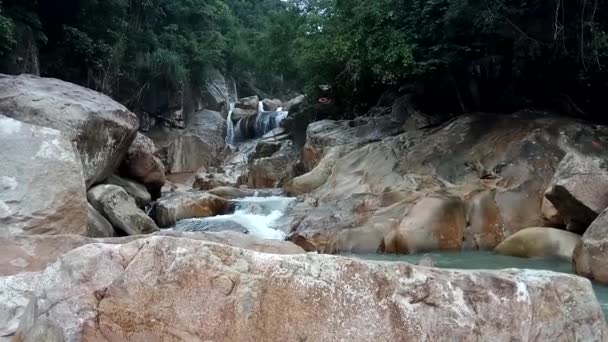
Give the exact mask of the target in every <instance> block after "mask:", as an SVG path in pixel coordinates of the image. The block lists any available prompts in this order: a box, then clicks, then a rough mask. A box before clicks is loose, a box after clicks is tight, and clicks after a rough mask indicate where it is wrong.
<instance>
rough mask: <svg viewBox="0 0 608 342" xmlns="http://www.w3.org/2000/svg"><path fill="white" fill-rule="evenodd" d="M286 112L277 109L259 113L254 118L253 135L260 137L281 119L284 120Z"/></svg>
mask: <svg viewBox="0 0 608 342" xmlns="http://www.w3.org/2000/svg"><path fill="white" fill-rule="evenodd" d="M288 114H289V112H287V111H278V110H277V111H276V112H261V113H259V114H258V116H257V118H256V120H255V136H256V137H261V136H263V135H264V134H266V133H268V132H270V131H272V130H273V129H275V128H277V127H279V125H280V124H281V121H283V120H285V118H286V117H287V115H288Z"/></svg>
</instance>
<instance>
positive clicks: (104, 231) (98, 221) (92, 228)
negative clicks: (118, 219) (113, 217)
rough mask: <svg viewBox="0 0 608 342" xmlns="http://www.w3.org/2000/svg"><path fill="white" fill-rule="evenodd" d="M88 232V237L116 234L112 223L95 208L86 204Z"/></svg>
mask: <svg viewBox="0 0 608 342" xmlns="http://www.w3.org/2000/svg"><path fill="white" fill-rule="evenodd" d="M88 208H89V212H88V219H89V233H88V234H87V236H88V237H92V238H105V237H113V236H116V231H115V230H114V227H113V226H112V224H111V223H110V222H109V221H108V220H107V219H106V218H105V217H103V215H101V213H100V212H99V211H97V209H95V208H94V207H93V206H92V205H90V204H88Z"/></svg>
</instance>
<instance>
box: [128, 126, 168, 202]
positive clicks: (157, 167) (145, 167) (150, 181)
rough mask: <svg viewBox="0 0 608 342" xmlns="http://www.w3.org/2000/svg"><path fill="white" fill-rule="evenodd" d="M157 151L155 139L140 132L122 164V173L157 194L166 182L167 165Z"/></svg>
mask: <svg viewBox="0 0 608 342" xmlns="http://www.w3.org/2000/svg"><path fill="white" fill-rule="evenodd" d="M157 153H158V149H157V147H156V145H154V141H152V139H150V138H148V137H147V136H145V135H143V134H141V133H139V132H138V133H137V135H136V137H135V140H134V141H133V143H132V144H131V146H130V147H129V150H128V152H127V155H126V157H125V160H124V161H123V162H122V164H121V166H120V171H121V174H122V175H124V176H126V177H129V178H131V179H134V180H136V181H137V182H139V183H141V184H143V185H144V186H145V187H146V188H147V189H148V191H150V193H152V194H155V195H157V194H159V193H160V189H162V187H163V185H164V184H165V166H164V165H163V163H162V162H161V160H160V159H159V158H158V157H157ZM155 197H156V196H155Z"/></svg>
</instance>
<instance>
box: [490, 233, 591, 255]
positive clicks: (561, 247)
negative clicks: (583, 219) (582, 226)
mask: <svg viewBox="0 0 608 342" xmlns="http://www.w3.org/2000/svg"><path fill="white" fill-rule="evenodd" d="M580 240H581V236H580V235H577V234H574V233H571V232H568V231H565V230H561V229H555V228H548V227H533V228H525V229H522V230H520V231H518V232H517V233H515V234H513V235H511V236H509V237H508V238H506V239H505V240H504V241H503V242H501V243H500V244H499V245H498V246H496V248H495V249H494V250H495V251H496V252H497V253H499V254H505V255H512V256H516V257H520V258H532V257H558V258H562V259H566V260H572V253H573V251H574V247H576V245H577V244H578V242H579V241H580Z"/></svg>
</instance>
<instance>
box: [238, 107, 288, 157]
mask: <svg viewBox="0 0 608 342" xmlns="http://www.w3.org/2000/svg"><path fill="white" fill-rule="evenodd" d="M234 108H235V104H234V103H231V104H230V110H229V112H228V118H227V121H228V122H227V125H228V128H227V130H226V144H227V145H229V146H234V145H235V144H237V143H241V142H243V141H245V140H248V139H254V138H259V137H262V136H263V135H264V134H266V133H268V132H270V131H272V130H273V129H275V128H277V127H279V126H280V124H281V122H282V121H283V120H285V118H287V115H288V114H289V112H287V111H284V110H282V109H283V108H278V110H277V111H274V112H269V111H264V103H263V102H262V101H259V102H258V111H257V113H256V114H255V117H254V116H253V115H252V116H247V117H243V118H242V119H240V120H239V121H238V122H234V120H233V115H232V113H233V111H234Z"/></svg>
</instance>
